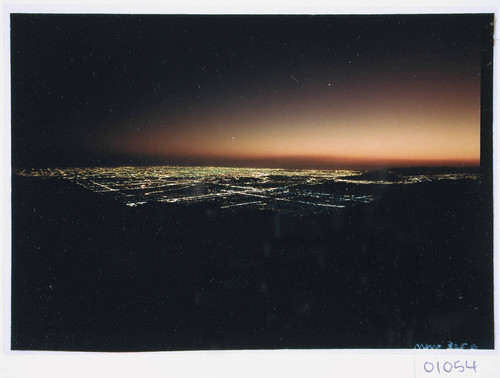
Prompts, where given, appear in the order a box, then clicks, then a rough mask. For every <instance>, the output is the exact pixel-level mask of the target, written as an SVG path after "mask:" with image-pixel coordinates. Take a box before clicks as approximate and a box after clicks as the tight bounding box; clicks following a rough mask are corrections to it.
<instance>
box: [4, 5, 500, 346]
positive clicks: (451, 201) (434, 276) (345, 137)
mask: <svg viewBox="0 0 500 378" xmlns="http://www.w3.org/2000/svg"><path fill="white" fill-rule="evenodd" d="M10 33H11V34H10V72H11V104H10V106H11V120H12V121H11V146H12V155H11V158H12V159H11V161H12V164H11V166H12V171H11V172H12V214H11V217H12V223H11V224H12V251H11V253H12V255H11V257H12V259H11V261H12V267H11V334H10V343H11V349H12V350H22V351H93V352H129V351H185V350H242V349H244V350H248V349H265V350H269V349H414V348H417V349H420V348H427V347H429V346H433V347H436V348H461V349H493V348H494V323H493V319H494V313H493V307H494V306H493V304H494V298H493V141H492V119H493V108H492V103H493V101H492V91H493V90H492V88H493V79H492V78H493V67H492V61H493V14H412V15H404V14H403V15H315V16H313V15H187V14H186V15H139V14H134V15H130V14H106V15H104V14H34V13H13V14H11V15H10Z"/></svg>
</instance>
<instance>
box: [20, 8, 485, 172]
mask: <svg viewBox="0 0 500 378" xmlns="http://www.w3.org/2000/svg"><path fill="white" fill-rule="evenodd" d="M490 20H491V16H487V15H413V16H408V15H400V16H387V15H386V16H173V15H170V16H159V15H156V16H129V15H26V14H25V15H21V14H20V15H12V16H11V30H12V34H11V62H12V147H13V165H14V166H15V167H35V166H72V165H91V166H94V165H115V164H127V165H129V164H130V165H140V164H150V163H154V164H202V165H236V166H254V165H255V166H269V167H298V168H301V167H321V168H341V167H383V166H408V165H477V164H479V161H480V89H481V88H480V84H481V83H480V75H481V64H482V62H481V33H482V30H483V29H484V28H485V27H488V24H489V22H490Z"/></svg>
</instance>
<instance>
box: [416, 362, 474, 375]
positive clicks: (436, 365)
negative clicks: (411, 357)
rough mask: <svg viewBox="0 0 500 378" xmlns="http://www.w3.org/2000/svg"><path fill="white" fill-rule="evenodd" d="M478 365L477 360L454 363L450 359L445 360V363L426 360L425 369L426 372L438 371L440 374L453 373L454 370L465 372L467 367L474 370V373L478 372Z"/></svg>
mask: <svg viewBox="0 0 500 378" xmlns="http://www.w3.org/2000/svg"><path fill="white" fill-rule="evenodd" d="M476 368H477V365H476V361H472V362H470V361H467V360H466V361H465V364H463V363H461V361H460V360H458V361H455V362H454V363H451V362H450V361H445V362H444V363H442V364H441V363H440V362H439V361H437V362H430V361H425V363H424V370H425V372H426V373H433V372H436V373H438V374H441V373H442V372H443V373H451V372H452V371H457V372H459V373H463V372H465V369H470V370H473V371H474V373H477V370H476Z"/></svg>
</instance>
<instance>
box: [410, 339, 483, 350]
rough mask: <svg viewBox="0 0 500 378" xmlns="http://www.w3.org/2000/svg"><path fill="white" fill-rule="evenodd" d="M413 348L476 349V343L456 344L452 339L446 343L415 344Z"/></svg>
mask: <svg viewBox="0 0 500 378" xmlns="http://www.w3.org/2000/svg"><path fill="white" fill-rule="evenodd" d="M414 349H477V345H476V344H469V343H461V344H456V343H454V342H453V341H448V344H423V343H421V344H415V348H414Z"/></svg>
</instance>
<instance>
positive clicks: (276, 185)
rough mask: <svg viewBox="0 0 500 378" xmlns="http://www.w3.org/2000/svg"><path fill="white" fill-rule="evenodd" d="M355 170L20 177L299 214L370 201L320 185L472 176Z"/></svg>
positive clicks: (133, 196)
mask: <svg viewBox="0 0 500 378" xmlns="http://www.w3.org/2000/svg"><path fill="white" fill-rule="evenodd" d="M362 173H365V172H364V171H356V170H290V169H263V168H258V169H257V168H231V167H170V166H164V167H158V166H151V167H96V168H64V169H56V168H52V169H50V168H46V169H38V170H23V171H19V172H17V174H18V175H21V176H36V177H41V178H62V179H66V180H70V181H72V182H74V183H75V184H78V185H80V186H82V187H84V188H86V189H88V190H90V191H93V192H96V193H100V194H102V195H105V196H107V197H110V198H114V199H116V200H119V201H120V202H123V203H124V204H126V205H127V206H130V207H134V206H138V205H143V204H146V203H148V202H149V203H151V202H162V203H171V204H179V203H184V204H186V203H210V204H213V205H215V206H219V207H220V208H235V207H237V208H241V207H250V208H257V209H270V210H277V211H285V212H294V213H299V214H304V213H317V212H321V211H325V210H328V209H332V208H343V207H346V206H352V205H356V204H362V203H368V202H370V201H372V200H373V196H372V195H371V194H369V193H365V194H359V193H357V194H356V195H354V194H352V193H348V192H345V191H342V192H340V191H335V190H332V189H326V188H325V185H322V184H333V183H348V184H367V183H371V184H373V183H377V184H412V183H417V182H423V181H434V180H443V179H461V178H477V176H476V174H474V173H449V174H434V175H408V176H403V175H400V176H398V179H396V180H391V181H384V180H373V179H362V178H360V176H359V175H360V174H362Z"/></svg>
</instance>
